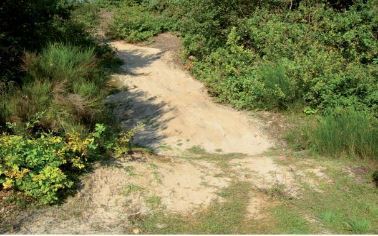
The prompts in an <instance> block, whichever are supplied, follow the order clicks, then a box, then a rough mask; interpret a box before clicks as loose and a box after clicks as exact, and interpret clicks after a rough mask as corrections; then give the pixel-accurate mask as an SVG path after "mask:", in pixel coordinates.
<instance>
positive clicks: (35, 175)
mask: <svg viewBox="0 0 378 236" xmlns="http://www.w3.org/2000/svg"><path fill="white" fill-rule="evenodd" d="M104 131H105V127H104V126H103V125H97V126H96V129H95V131H94V132H93V133H90V134H89V135H88V136H87V137H80V136H79V135H78V134H77V133H72V134H67V137H66V138H63V137H59V136H53V135H51V134H43V135H41V136H40V137H38V138H32V137H27V136H20V135H9V134H3V135H1V136H0V184H1V187H2V188H3V189H15V190H19V191H22V192H23V193H24V194H25V195H27V196H30V197H33V198H34V199H36V200H37V201H38V202H39V203H41V204H51V203H55V202H57V201H58V200H59V194H60V193H61V191H62V190H64V189H67V188H70V187H72V186H73V181H72V178H71V176H70V174H69V173H70V171H76V172H77V171H80V170H82V169H84V168H85V167H86V165H87V164H88V162H89V160H90V158H91V157H92V156H93V155H95V154H96V152H97V150H98V145H99V143H98V141H99V139H100V138H101V135H102V134H103V132H104Z"/></svg>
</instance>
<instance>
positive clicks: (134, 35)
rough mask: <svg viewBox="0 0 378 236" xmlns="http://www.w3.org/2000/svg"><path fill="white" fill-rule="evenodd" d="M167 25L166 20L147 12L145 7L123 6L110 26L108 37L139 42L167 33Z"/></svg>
mask: <svg viewBox="0 0 378 236" xmlns="http://www.w3.org/2000/svg"><path fill="white" fill-rule="evenodd" d="M167 25H169V22H168V20H167V19H166V18H164V17H163V16H159V15H155V14H152V13H150V12H148V11H146V10H145V8H144V7H143V6H139V5H129V4H123V5H122V6H121V8H120V9H119V10H118V11H117V12H116V14H115V16H114V19H113V22H112V23H111V24H110V26H109V32H108V35H109V36H110V37H112V38H122V39H124V40H126V41H129V42H137V41H142V40H146V39H148V38H150V37H152V36H154V35H156V34H158V33H161V32H163V31H166V30H167V28H168V26H167Z"/></svg>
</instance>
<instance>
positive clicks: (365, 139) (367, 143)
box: [309, 109, 378, 158]
mask: <svg viewBox="0 0 378 236" xmlns="http://www.w3.org/2000/svg"><path fill="white" fill-rule="evenodd" d="M377 125H378V123H377V120H376V119H375V118H374V117H372V116H371V115H370V114H369V113H367V112H362V111H356V110H354V109H347V110H340V111H335V112H331V113H329V114H327V115H325V116H323V117H322V118H320V120H319V123H318V125H317V127H316V128H315V129H314V130H313V131H309V132H310V133H309V137H310V142H311V145H312V148H313V149H314V150H316V151H318V152H319V153H322V154H330V155H333V156H338V155H346V156H352V157H362V158H364V157H371V158H377V157H378V126H377Z"/></svg>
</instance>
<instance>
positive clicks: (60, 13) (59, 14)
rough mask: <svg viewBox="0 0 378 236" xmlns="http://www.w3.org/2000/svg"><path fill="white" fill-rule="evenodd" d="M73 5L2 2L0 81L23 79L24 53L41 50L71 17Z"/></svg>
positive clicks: (45, 0)
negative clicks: (22, 61) (21, 70)
mask: <svg viewBox="0 0 378 236" xmlns="http://www.w3.org/2000/svg"><path fill="white" fill-rule="evenodd" d="M71 7H72V5H70V4H68V3H67V2H65V1H58V0H35V1H30V0H20V1H13V0H3V1H1V2H0V45H1V47H0V57H1V61H0V79H1V80H9V79H12V80H13V79H14V80H19V78H16V76H17V74H19V72H20V67H19V65H20V63H21V57H22V54H23V52H24V50H38V49H40V48H41V47H43V46H44V45H45V44H46V42H48V41H49V40H51V38H53V37H54V34H55V31H56V30H55V26H54V24H57V23H59V22H60V21H64V20H66V19H67V18H68V17H69V13H70V9H71Z"/></svg>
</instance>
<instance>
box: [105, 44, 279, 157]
mask: <svg viewBox="0 0 378 236" xmlns="http://www.w3.org/2000/svg"><path fill="white" fill-rule="evenodd" d="M111 45H112V46H113V47H114V48H115V49H116V50H117V51H118V55H119V57H120V58H121V59H123V60H124V61H125V65H124V66H123V71H124V73H123V74H119V75H115V76H114V77H113V82H114V83H116V84H118V85H119V86H127V87H128V88H129V89H128V91H127V92H123V93H118V94H115V95H112V96H111V97H109V101H111V103H113V104H121V105H120V107H119V109H118V111H117V114H116V116H117V117H118V118H119V120H120V121H121V122H122V123H123V125H124V126H125V127H126V128H130V127H131V126H134V125H135V124H136V123H137V122H138V121H144V122H145V123H146V127H145V130H144V131H143V132H141V133H140V134H139V135H138V136H137V137H136V142H137V143H138V144H142V145H146V146H149V147H152V148H154V149H155V150H156V151H157V152H158V153H160V154H162V153H163V154H167V152H168V153H172V150H176V151H177V150H178V151H180V150H181V151H182V150H185V149H188V148H191V147H193V146H200V147H202V148H204V149H205V150H206V151H208V152H223V153H244V154H250V155H255V154H259V153H262V152H264V151H266V150H267V149H268V148H270V147H271V146H272V142H271V141H270V140H269V139H268V138H267V137H266V136H264V134H263V132H262V131H261V126H260V125H259V121H257V120H255V119H253V118H251V117H248V116H247V115H246V113H244V112H239V111H236V110H233V109H232V108H229V107H226V106H223V105H220V104H216V103H214V102H213V101H212V100H211V98H209V96H208V95H207V93H206V91H205V88H204V86H203V85H202V84H201V83H200V82H199V81H197V80H195V79H193V78H192V77H191V76H190V75H189V74H188V73H187V72H185V71H184V70H182V69H181V68H179V67H178V66H176V65H175V63H174V62H173V60H174V56H173V53H172V52H171V51H165V52H163V51H162V50H160V49H157V48H151V47H141V46H136V45H131V44H126V43H124V42H122V41H117V42H113V43H112V44H111ZM125 101H129V102H128V103H127V104H129V105H130V106H131V109H130V106H128V107H126V106H125V107H124V108H125V109H122V108H121V107H122V103H125ZM123 110H124V111H123ZM167 146H168V147H169V148H168V150H167V148H163V147H167Z"/></svg>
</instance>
